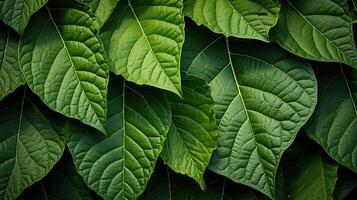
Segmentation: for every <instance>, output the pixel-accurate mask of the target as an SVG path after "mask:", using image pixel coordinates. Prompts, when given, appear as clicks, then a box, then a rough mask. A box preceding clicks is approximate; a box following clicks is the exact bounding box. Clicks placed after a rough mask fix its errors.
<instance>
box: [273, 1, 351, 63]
mask: <svg viewBox="0 0 357 200" xmlns="http://www.w3.org/2000/svg"><path fill="white" fill-rule="evenodd" d="M271 35H272V40H274V41H277V42H278V43H279V44H280V45H281V46H282V47H283V48H285V49H287V50H289V51H291V52H293V53H294V54H296V55H299V56H302V57H304V58H308V59H312V60H319V61H329V62H331V61H335V62H341V63H345V64H348V65H351V66H354V67H355V68H357V51H356V48H355V44H354V42H353V32H352V25H351V17H350V16H349V13H348V9H347V5H346V1H345V0H299V1H293V0H286V1H282V8H281V16H280V18H279V21H278V24H277V26H276V27H275V28H274V29H273V31H272V34H271Z"/></svg>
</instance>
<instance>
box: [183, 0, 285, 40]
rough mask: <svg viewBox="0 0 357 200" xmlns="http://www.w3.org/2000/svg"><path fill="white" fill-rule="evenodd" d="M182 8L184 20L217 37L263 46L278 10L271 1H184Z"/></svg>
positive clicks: (277, 5) (276, 17)
mask: <svg viewBox="0 0 357 200" xmlns="http://www.w3.org/2000/svg"><path fill="white" fill-rule="evenodd" d="M184 8H185V9H184V14H185V15H186V16H188V17H190V18H191V19H193V20H194V21H195V22H196V23H197V24H198V25H200V24H203V25H205V26H207V27H208V28H210V29H211V30H212V31H214V32H216V33H222V34H224V35H225V36H235V37H239V38H252V39H257V40H262V41H265V42H268V41H269V34H268V33H269V30H270V29H271V28H272V27H273V26H274V25H275V24H276V23H277V21H278V17H279V10H280V6H279V4H278V3H277V2H276V1H274V0H184Z"/></svg>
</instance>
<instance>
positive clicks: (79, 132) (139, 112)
mask: <svg viewBox="0 0 357 200" xmlns="http://www.w3.org/2000/svg"><path fill="white" fill-rule="evenodd" d="M110 85H111V86H110V90H109V113H108V130H109V131H108V134H109V136H108V137H104V136H103V135H100V134H95V133H93V130H90V129H88V128H87V127H83V126H80V125H77V126H75V125H72V126H70V133H71V136H70V141H69V143H68V147H69V150H70V152H71V154H72V156H73V159H74V163H75V166H76V168H77V171H78V172H79V174H81V175H82V176H83V177H84V180H85V182H86V183H87V185H88V186H89V187H90V188H92V189H93V190H94V191H95V192H97V193H98V194H99V195H100V196H102V197H103V198H105V199H135V198H137V197H138V196H139V195H140V194H141V193H142V192H143V191H144V189H145V186H146V184H147V181H148V179H149V177H150V175H151V173H152V172H153V170H154V169H153V168H154V166H155V162H156V160H157V158H158V156H159V154H160V152H161V150H162V148H163V144H164V140H165V139H166V135H167V132H168V129H169V127H170V120H171V112H170V107H169V104H168V102H167V101H166V99H165V96H163V94H162V93H161V92H160V91H156V90H153V89H152V88H149V87H140V88H138V87H136V86H132V85H128V84H127V82H124V81H122V80H119V79H114V80H112V81H111V83H110Z"/></svg>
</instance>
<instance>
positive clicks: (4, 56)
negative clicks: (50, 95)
mask: <svg viewBox="0 0 357 200" xmlns="http://www.w3.org/2000/svg"><path fill="white" fill-rule="evenodd" d="M17 48H18V37H17V36H16V35H15V33H14V32H13V31H11V30H10V29H8V28H5V27H4V26H1V27H0V58H1V61H0V62H1V64H0V100H1V99H3V98H4V97H5V96H6V95H8V94H9V93H11V92H13V91H14V90H15V89H16V88H17V87H19V86H20V85H22V84H24V83H25V81H24V79H23V77H22V74H21V70H20V66H19V61H18V53H17Z"/></svg>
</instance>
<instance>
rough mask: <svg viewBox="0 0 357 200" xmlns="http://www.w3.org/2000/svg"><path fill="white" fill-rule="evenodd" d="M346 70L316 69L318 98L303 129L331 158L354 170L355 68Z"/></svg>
mask: <svg viewBox="0 0 357 200" xmlns="http://www.w3.org/2000/svg"><path fill="white" fill-rule="evenodd" d="M350 70H351V71H348V69H344V68H342V66H341V67H339V66H325V67H323V68H322V69H321V70H320V71H319V73H318V74H317V77H318V83H319V102H318V104H317V107H316V110H315V112H314V115H313V116H312V117H311V119H310V120H309V122H308V123H307V124H306V126H305V130H306V132H307V134H308V136H309V137H310V138H312V139H314V140H315V141H316V142H318V143H319V144H320V145H321V146H322V147H323V148H324V149H325V151H326V152H327V153H328V154H329V155H330V156H331V157H332V158H334V159H335V160H336V161H337V162H339V163H341V164H342V165H344V166H346V167H348V168H350V169H352V170H353V171H354V172H357V145H356V144H357V109H356V105H357V98H356V97H357V96H356V94H357V92H356V89H357V84H356V80H357V70H354V69H350ZM353 79H354V81H355V82H353ZM350 81H351V82H350Z"/></svg>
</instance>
